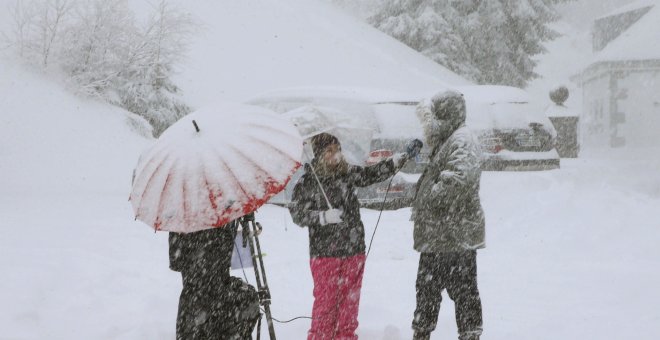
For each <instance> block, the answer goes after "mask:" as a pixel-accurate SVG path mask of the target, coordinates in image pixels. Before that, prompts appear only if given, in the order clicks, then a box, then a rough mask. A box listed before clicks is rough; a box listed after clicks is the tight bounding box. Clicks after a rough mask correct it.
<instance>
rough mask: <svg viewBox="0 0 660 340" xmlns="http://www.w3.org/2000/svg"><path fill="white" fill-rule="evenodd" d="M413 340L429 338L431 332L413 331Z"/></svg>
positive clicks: (426, 339) (427, 339) (429, 339)
mask: <svg viewBox="0 0 660 340" xmlns="http://www.w3.org/2000/svg"><path fill="white" fill-rule="evenodd" d="M413 340H431V333H429V332H420V331H415V335H413Z"/></svg>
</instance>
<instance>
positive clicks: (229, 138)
mask: <svg viewBox="0 0 660 340" xmlns="http://www.w3.org/2000/svg"><path fill="white" fill-rule="evenodd" d="M302 146H303V144H302V139H301V137H300V135H299V133H298V131H297V130H296V128H295V127H294V126H293V125H292V124H291V122H289V121H287V120H286V119H283V118H282V117H281V116H278V115H277V114H275V113H274V112H272V111H269V110H267V109H264V108H260V107H255V106H248V105H239V104H222V105H218V106H214V107H206V108H203V109H200V110H198V111H196V112H193V113H191V114H190V115H188V116H186V117H183V118H181V120H179V121H178V122H177V123H175V124H174V125H172V126H170V127H169V128H168V129H167V130H166V131H165V132H164V133H163V134H162V135H161V137H160V138H159V139H158V141H157V142H156V143H155V144H154V145H153V146H151V147H150V148H149V149H148V150H146V151H145V152H144V153H143V154H142V155H141V156H140V159H139V160H138V164H137V167H136V169H135V177H134V181H133V188H132V191H131V195H130V201H131V204H132V205H133V211H134V213H135V217H136V219H139V220H140V221H143V222H145V223H146V224H148V225H150V226H152V227H153V228H154V229H155V230H166V231H174V232H193V231H198V230H204V229H209V228H213V227H219V226H222V225H224V224H226V223H228V222H230V221H232V220H234V219H236V218H238V217H241V216H243V215H245V214H247V213H250V212H253V211H255V210H256V209H257V208H259V207H260V206H261V205H263V204H264V203H265V202H266V201H268V199H269V198H270V197H272V196H273V195H275V194H276V193H278V192H280V191H281V190H283V189H284V187H285V186H286V184H287V182H288V181H289V179H290V178H291V175H292V174H293V173H294V172H295V171H296V169H298V167H300V157H301V154H302Z"/></svg>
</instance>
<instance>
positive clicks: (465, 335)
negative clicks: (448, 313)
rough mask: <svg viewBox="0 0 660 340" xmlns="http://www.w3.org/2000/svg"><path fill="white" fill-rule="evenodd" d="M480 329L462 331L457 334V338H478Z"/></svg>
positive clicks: (469, 339) (464, 339) (462, 339)
mask: <svg viewBox="0 0 660 340" xmlns="http://www.w3.org/2000/svg"><path fill="white" fill-rule="evenodd" d="M480 336H481V330H477V331H468V332H463V333H461V334H459V335H458V340H479V337H480Z"/></svg>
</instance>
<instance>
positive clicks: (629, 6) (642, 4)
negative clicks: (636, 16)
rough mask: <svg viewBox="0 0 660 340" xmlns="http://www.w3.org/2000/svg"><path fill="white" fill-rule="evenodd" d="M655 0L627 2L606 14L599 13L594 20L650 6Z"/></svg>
mask: <svg viewBox="0 0 660 340" xmlns="http://www.w3.org/2000/svg"><path fill="white" fill-rule="evenodd" d="M656 1H657V0H638V1H635V2H632V3H629V4H627V5H624V6H621V7H618V8H616V9H615V10H613V11H611V12H609V13H607V14H604V15H601V16H599V17H597V18H596V20H600V19H605V18H607V17H611V16H614V15H619V14H623V13H626V12H630V11H635V10H638V9H641V8H644V7H650V6H653V5H654V4H655V3H656Z"/></svg>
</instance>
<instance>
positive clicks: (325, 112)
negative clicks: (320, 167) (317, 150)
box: [284, 105, 373, 164]
mask: <svg viewBox="0 0 660 340" xmlns="http://www.w3.org/2000/svg"><path fill="white" fill-rule="evenodd" d="M284 115H285V116H286V117H287V118H288V119H289V120H290V121H291V122H293V124H294V125H295V126H296V128H298V131H299V132H300V135H301V136H302V137H303V139H308V138H310V137H312V136H314V135H318V134H320V133H323V132H327V133H329V134H331V135H333V136H335V137H337V139H339V142H340V143H341V149H342V153H343V154H344V157H346V160H347V161H348V162H349V163H352V164H363V163H364V162H365V160H366V159H367V157H368V156H369V152H370V151H371V138H372V135H373V130H372V129H369V128H365V127H360V126H357V125H358V124H359V123H358V122H357V121H356V120H355V119H353V118H352V117H351V116H350V115H348V114H346V113H344V112H343V111H340V110H336V109H333V108H328V107H321V106H312V105H309V106H303V107H301V108H298V109H295V110H291V111H288V112H286V113H284ZM307 144H309V143H307ZM305 155H307V157H310V156H311V155H312V152H311V147H309V146H308V147H307V150H306V151H305Z"/></svg>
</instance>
